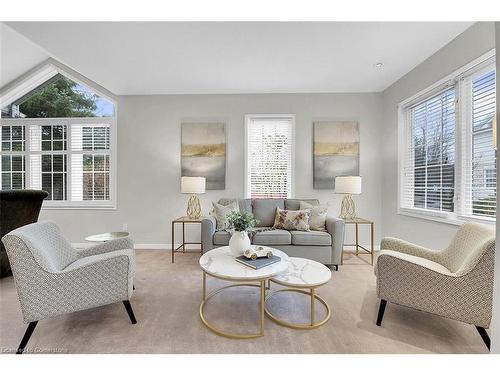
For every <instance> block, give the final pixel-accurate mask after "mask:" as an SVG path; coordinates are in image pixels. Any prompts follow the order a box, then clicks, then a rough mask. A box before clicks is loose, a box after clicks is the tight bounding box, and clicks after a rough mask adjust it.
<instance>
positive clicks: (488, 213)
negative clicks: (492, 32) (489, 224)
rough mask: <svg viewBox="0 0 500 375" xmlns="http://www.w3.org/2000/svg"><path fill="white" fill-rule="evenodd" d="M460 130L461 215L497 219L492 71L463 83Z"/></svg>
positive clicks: (489, 70) (483, 71) (494, 102)
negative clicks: (461, 155)
mask: <svg viewBox="0 0 500 375" xmlns="http://www.w3.org/2000/svg"><path fill="white" fill-rule="evenodd" d="M462 85H463V92H464V99H463V107H464V112H465V115H464V119H463V127H462V137H463V148H464V150H465V153H464V154H465V158H464V159H465V161H464V165H463V172H462V175H463V176H464V184H463V190H462V191H463V199H462V207H461V208H462V214H463V215H465V216H482V217H491V218H494V217H495V216H496V181H497V178H496V175H497V174H496V157H495V149H494V137H493V120H494V118H495V113H496V93H495V90H496V88H495V71H494V70H493V69H491V68H490V69H486V70H482V71H480V72H478V73H476V74H473V75H471V76H468V77H465V78H464V79H463V81H462Z"/></svg>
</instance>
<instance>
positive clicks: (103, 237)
mask: <svg viewBox="0 0 500 375" xmlns="http://www.w3.org/2000/svg"><path fill="white" fill-rule="evenodd" d="M128 235H129V233H128V232H109V233H100V234H94V235H92V236H88V237H85V241H89V242H106V241H111V240H116V239H117V238H123V237H127V236H128Z"/></svg>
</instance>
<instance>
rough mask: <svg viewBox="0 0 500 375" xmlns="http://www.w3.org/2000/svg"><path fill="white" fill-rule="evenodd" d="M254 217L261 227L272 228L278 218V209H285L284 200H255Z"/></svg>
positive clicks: (253, 204)
mask: <svg viewBox="0 0 500 375" xmlns="http://www.w3.org/2000/svg"><path fill="white" fill-rule="evenodd" d="M252 206H253V215H254V216H255V218H256V219H257V220H258V221H259V222H258V223H257V224H258V225H259V227H272V226H273V225H274V219H275V217H276V208H277V207H279V208H281V209H282V210H283V209H284V208H285V200H284V199H254V200H253V202H252Z"/></svg>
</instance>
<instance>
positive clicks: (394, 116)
mask: <svg viewBox="0 0 500 375" xmlns="http://www.w3.org/2000/svg"><path fill="white" fill-rule="evenodd" d="M493 48H495V30H494V24H493V23H492V22H489V23H476V24H474V25H473V26H472V27H470V28H469V29H467V30H466V31H465V32H464V33H462V34H461V35H459V36H458V37H457V38H456V39H454V40H453V41H452V42H450V43H449V44H447V45H446V46H445V47H443V48H442V49H441V50H439V51H438V52H436V53H435V54H434V55H432V56H431V57H429V58H428V59H427V60H425V61H424V62H423V63H422V64H420V65H418V66H417V67H416V68H414V69H413V70H412V71H411V72H409V73H408V74H406V75H405V76H404V77H402V78H401V79H399V80H398V81H397V82H395V83H394V84H393V85H391V86H390V87H389V88H387V89H386V90H385V91H384V92H383V122H382V123H383V126H382V139H383V144H382V165H383V169H382V175H383V178H382V192H383V193H382V217H383V233H382V235H383V236H395V237H400V238H403V239H406V240H409V241H412V242H417V243H419V244H422V245H425V246H430V247H434V248H440V247H442V246H445V245H446V244H447V243H448V242H449V241H450V239H451V237H452V236H453V234H454V233H455V231H456V229H457V228H456V226H454V225H449V224H443V223H438V222H435V221H430V220H425V219H419V218H413V217H409V216H404V215H398V214H397V203H398V202H397V190H398V113H397V105H398V104H399V103H400V102H401V101H402V100H404V99H407V98H409V97H410V96H412V95H414V94H416V93H418V92H419V91H421V90H423V89H425V88H427V87H429V86H430V85H432V84H433V83H435V82H437V81H439V80H440V79H442V78H444V77H446V76H447V75H448V74H450V73H452V72H454V71H455V70H457V69H458V68H460V67H462V66H464V65H466V64H467V63H469V62H471V61H472V60H474V59H476V58H478V57H479V56H481V55H482V54H484V53H486V52H487V51H490V50H491V49H493Z"/></svg>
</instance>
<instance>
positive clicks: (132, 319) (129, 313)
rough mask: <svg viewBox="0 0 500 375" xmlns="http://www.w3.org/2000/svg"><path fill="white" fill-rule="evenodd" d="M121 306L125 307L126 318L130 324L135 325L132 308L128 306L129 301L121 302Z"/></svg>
mask: <svg viewBox="0 0 500 375" xmlns="http://www.w3.org/2000/svg"><path fill="white" fill-rule="evenodd" d="M123 305H124V306H125V310H127V313H128V316H129V318H130V322H131V323H132V324H135V323H137V320H135V315H134V311H133V310H132V306H130V301H128V300H127V301H123Z"/></svg>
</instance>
